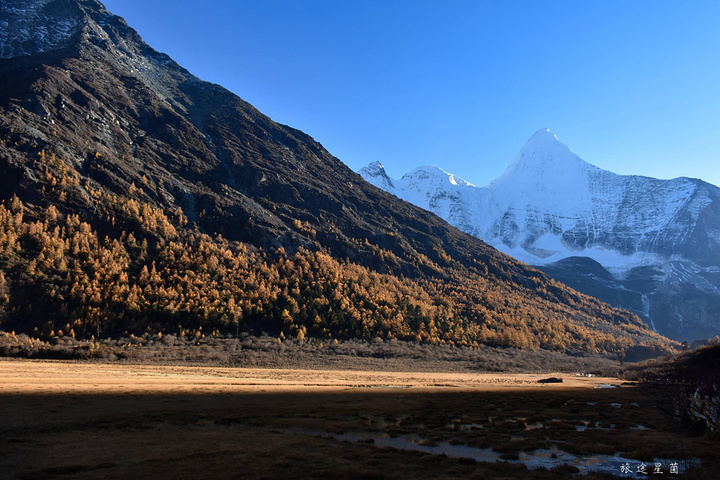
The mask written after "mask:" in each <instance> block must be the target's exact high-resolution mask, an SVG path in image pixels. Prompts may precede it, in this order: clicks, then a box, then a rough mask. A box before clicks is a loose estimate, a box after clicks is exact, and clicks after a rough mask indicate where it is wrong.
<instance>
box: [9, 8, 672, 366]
mask: <svg viewBox="0 0 720 480" xmlns="http://www.w3.org/2000/svg"><path fill="white" fill-rule="evenodd" d="M0 18H2V19H3V21H2V22H0V52H2V59H1V60H0V196H1V197H2V200H3V204H2V205H1V206H0V227H1V229H0V232H1V233H2V236H1V237H0V247H1V248H0V307H2V311H1V312H0V314H1V316H0V322H2V323H1V324H0V327H2V328H4V329H7V330H10V329H12V330H18V331H24V332H27V333H31V334H33V335H37V336H53V335H55V336H57V335H58V332H62V334H63V335H67V334H68V332H72V333H73V335H78V336H80V335H82V336H85V337H87V336H88V335H90V333H93V334H95V335H114V334H127V333H142V332H147V331H150V332H163V331H165V332H168V331H173V332H179V333H180V334H188V335H204V334H205V332H207V333H212V334H228V333H230V334H234V335H237V334H238V332H240V331H241V330H245V331H251V332H257V333H259V332H261V331H264V332H268V333H270V334H272V335H280V336H295V337H298V338H302V337H304V336H305V335H313V336H318V337H321V338H352V337H358V338H365V339H371V338H381V339H382V338H403V339H408V340H420V341H428V342H450V343H457V344H464V345H474V344H479V343H487V344H492V345H503V346H533V347H542V348H550V349H562V350H564V349H574V350H578V351H582V350H584V351H595V350H598V351H602V352H605V353H609V352H616V353H621V352H623V351H624V350H625V349H626V348H628V347H643V348H645V347H647V348H665V346H667V345H668V342H667V340H666V339H663V338H662V337H660V336H659V335H657V334H655V333H654V332H652V331H650V330H649V329H648V328H646V327H645V326H644V324H643V323H642V322H641V321H640V319H639V318H637V317H636V316H634V315H631V314H628V313H627V312H623V311H621V310H616V309H611V308H609V307H608V306H607V305H604V304H602V303H600V302H597V301H595V300H594V299H591V298H589V297H586V296H584V295H581V294H578V293H577V292H574V291H572V290H570V289H568V288H567V287H565V286H564V285H561V284H559V283H557V282H554V281H553V280H551V279H549V278H548V277H546V276H545V275H544V274H542V273H541V272H539V271H537V270H534V269H531V268H528V267H527V266H525V265H522V264H520V263H518V262H515V261H514V260H512V259H510V258H509V257H506V256H505V255H503V254H501V253H498V252H497V251H496V250H494V249H492V248H490V247H488V246H487V245H486V244H485V243H483V242H482V241H480V240H478V239H476V238H474V237H472V236H470V235H467V234H465V233H462V232H460V231H458V230H457V229H455V228H453V227H451V226H449V225H448V224H447V223H445V222H444V221H443V220H441V219H440V218H439V217H437V216H435V215H433V214H430V213H428V212H426V211H424V210H422V209H420V208H418V207H415V206H413V205H411V204H408V203H406V202H402V201H399V200H398V199H397V198H396V197H394V196H392V195H389V194H387V193H386V192H383V191H381V190H379V189H376V188H374V187H373V186H371V185H369V184H367V183H366V182H365V181H364V180H363V179H362V178H361V177H360V176H359V175H358V174H356V173H354V172H352V171H351V170H350V169H348V168H347V167H346V166H345V165H344V164H343V163H342V162H340V161H339V160H338V159H336V158H335V157H333V156H332V155H331V154H330V153H328V152H327V151H326V150H325V149H324V148H323V147H322V146H321V145H320V144H318V143H317V142H315V141H314V140H313V139H312V138H311V137H309V136H308V135H306V134H305V133H303V132H300V131H298V130H295V129H293V128H290V127H287V126H284V125H280V124H278V123H276V122H274V121H272V120H271V119H269V118H267V117H266V116H264V115H263V114H262V113H260V112H259V111H257V110H256V109H255V108H253V107H252V106H251V105H249V104H248V103H246V102H244V101H243V100H242V99H240V98H239V97H237V96H236V95H234V94H233V93H231V92H229V91H227V90H226V89H224V88H222V87H220V86H218V85H213V84H209V83H206V82H203V81H201V80H199V79H198V78H196V77H194V76H193V75H192V74H190V73H189V72H188V71H186V70H185V69H183V68H182V67H180V66H179V65H177V64H176V63H175V62H174V61H173V60H172V59H170V58H169V57H168V56H166V55H164V54H162V53H159V52H157V51H155V50H153V49H152V48H151V47H149V46H148V45H147V44H145V43H144V42H143V41H142V39H141V38H140V37H139V36H138V34H137V33H136V32H135V31H134V30H132V28H130V27H129V26H128V25H127V24H126V23H125V22H124V21H123V20H122V19H121V18H119V17H117V16H115V15H112V14H111V13H109V12H108V11H107V10H106V9H105V8H104V7H103V6H102V5H101V4H100V3H99V2H97V1H95V0H32V1H27V0H23V1H20V0H6V1H4V2H2V4H0ZM81 332H82V333H81ZM653 345H655V347H654V346H653ZM658 345H664V346H661V347H658Z"/></svg>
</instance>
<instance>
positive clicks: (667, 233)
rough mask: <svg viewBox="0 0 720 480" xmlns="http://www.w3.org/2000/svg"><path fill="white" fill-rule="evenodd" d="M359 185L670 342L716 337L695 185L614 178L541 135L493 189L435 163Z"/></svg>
mask: <svg viewBox="0 0 720 480" xmlns="http://www.w3.org/2000/svg"><path fill="white" fill-rule="evenodd" d="M360 174H361V175H362V176H363V177H364V178H365V179H366V180H367V181H369V182H371V183H373V184H375V185H376V186H378V187H380V188H383V189H384V190H386V191H388V192H391V193H393V194H395V195H396V196H398V197H400V198H403V199H405V200H408V201H410V202H412V203H414V204H416V205H418V206H421V207H423V208H426V209H428V210H430V211H432V212H435V213H437V214H438V215H440V216H441V217H443V218H445V219H446V220H448V222H450V223H451V224H453V225H455V226H457V227H458V228H460V229H461V230H463V231H465V232H467V233H470V234H472V235H475V236H477V237H479V238H482V239H483V240H484V241H486V242H488V243H489V244H490V245H493V246H494V247H496V248H498V249H499V250H501V251H504V252H506V253H508V254H510V255H512V256H513V257H515V258H517V259H518V260H521V261H524V262H527V263H529V264H531V265H536V266H538V267H540V268H541V269H542V270H544V271H545V272H547V273H549V274H550V275H552V276H553V277H554V278H556V279H558V280H560V281H562V282H564V283H567V284H568V285H570V286H572V287H573V288H576V289H578V290H579V291H582V292H584V293H587V294H589V295H593V296H596V297H598V298H600V299H602V300H603V301H607V302H609V303H610V304H612V305H615V306H618V307H622V308H627V309H630V310H632V311H635V312H636V313H638V314H639V315H641V316H643V317H644V318H645V319H646V321H647V322H648V323H649V324H651V325H652V326H653V327H654V328H656V329H657V330H658V331H659V332H660V333H663V334H665V335H668V336H670V337H673V338H676V339H680V340H693V339H696V338H705V337H708V336H714V335H716V334H718V333H720V322H719V321H718V318H720V290H718V288H719V287H720V189H719V188H718V187H715V186H713V185H710V184H708V183H706V182H703V181H702V180H697V179H690V178H676V179H673V180H658V179H654V178H648V177H641V176H623V175H617V174H614V173H612V172H608V171H605V170H602V169H600V168H597V167H595V166H593V165H590V164H589V163H587V162H585V161H583V160H582V159H581V158H580V157H578V156H577V155H575V154H574V153H572V152H571V151H570V150H569V149H568V147H567V146H565V145H564V144H563V143H561V142H560V141H559V140H558V139H557V137H555V135H553V134H552V133H551V132H550V131H548V130H547V129H541V130H539V131H538V132H536V133H535V134H534V135H533V136H532V138H530V140H529V141H528V142H527V143H526V145H525V146H524V147H523V148H522V150H521V151H520V153H519V154H518V155H517V157H516V158H515V160H514V161H513V162H512V164H511V165H510V166H509V167H508V168H507V170H506V171H505V172H504V173H503V174H502V175H501V176H500V177H499V178H497V179H496V180H495V181H493V182H491V183H490V184H488V185H486V186H483V187H476V186H474V185H472V184H470V183H468V182H466V181H464V180H461V179H459V178H458V177H457V176H455V175H452V174H449V173H446V172H444V171H443V170H441V169H439V168H436V167H420V168H417V169H415V170H413V171H411V172H409V173H408V174H406V175H405V176H403V178H402V179H400V180H394V179H391V178H389V177H388V176H387V175H386V174H385V171H384V169H383V167H382V166H381V165H379V164H377V163H375V164H371V165H370V166H368V167H366V168H364V169H362V170H361V171H360Z"/></svg>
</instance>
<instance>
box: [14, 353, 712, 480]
mask: <svg viewBox="0 0 720 480" xmlns="http://www.w3.org/2000/svg"><path fill="white" fill-rule="evenodd" d="M549 375H555V376H562V377H563V380H564V381H563V383H562V384H539V383H537V381H538V380H539V379H542V378H545V377H547V376H549ZM597 387H602V388H597ZM609 387H614V388H609ZM654 401H655V400H654V399H653V398H652V397H647V396H645V395H644V394H643V393H642V392H641V391H640V390H639V389H638V388H636V387H633V386H629V385H623V384H622V382H621V381H620V380H618V379H615V378H601V377H575V376H567V375H559V374H545V375H541V374H481V373H472V372H461V373H444V372H397V371H396V372H383V371H351V370H308V369H303V370H301V369H295V370H291V369H260V368H221V367H199V366H158V365H127V364H117V363H116V364H111V363H97V364H94V363H80V362H60V361H32V360H11V359H0V412H2V420H1V423H0V467H1V469H0V472H1V473H0V476H2V477H3V478H17V479H50V478H63V479H95V478H109V479H130V478H153V479H162V478H172V479H197V478H258V479H260V478H267V479H271V478H328V479H331V478H332V479H334V478H358V479H361V478H362V479H366V478H370V479H373V478H388V479H396V478H397V479H399V478H478V479H480V478H492V479H502V478H506V479H519V478H523V479H544V478H568V477H572V476H574V475H579V474H585V475H586V476H585V477H584V478H614V477H613V476H611V474H610V473H599V472H593V469H598V465H600V466H601V467H603V468H604V469H605V470H606V471H608V472H614V473H615V475H618V476H620V474H621V471H620V465H619V464H614V463H612V462H613V461H617V459H619V458H620V459H630V460H631V468H632V473H631V474H629V475H625V476H624V477H623V478H640V477H641V476H642V475H640V474H637V473H636V468H637V465H639V464H640V463H644V464H646V465H647V467H648V471H649V472H650V473H652V469H653V468H654V462H655V459H658V458H659V459H662V462H663V469H664V474H663V477H665V478H668V477H671V478H673V477H674V478H687V479H690V478H692V479H695V478H717V477H716V476H714V473H716V472H720V470H718V469H720V464H719V463H718V455H717V446H718V442H717V437H716V436H714V435H713V434H705V435H703V436H700V437H694V438H691V437H688V436H687V435H685V434H682V433H680V431H679V430H678V428H677V427H676V426H675V425H674V424H673V423H672V422H671V421H670V420H669V419H668V418H666V417H664V416H663V415H662V414H661V413H660V412H659V411H657V410H656V409H655V408H653V402H654ZM692 458H694V459H695V460H694V461H693V462H690V463H694V464H695V465H696V467H695V468H693V467H692V466H691V467H690V468H691V470H688V471H685V472H684V473H682V474H680V475H671V474H670V472H669V470H668V468H669V465H670V463H671V462H672V461H677V462H678V464H679V465H680V467H681V468H686V467H688V462H686V460H687V459H692ZM566 464H571V465H570V466H568V465H566ZM697 465H701V466H699V468H698V467H697ZM538 466H539V467H540V468H535V467H538ZM603 468H600V470H602V469H603Z"/></svg>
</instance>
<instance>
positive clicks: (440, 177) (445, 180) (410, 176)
mask: <svg viewBox="0 0 720 480" xmlns="http://www.w3.org/2000/svg"><path fill="white" fill-rule="evenodd" d="M402 180H404V181H406V182H416V181H430V182H432V183H433V185H436V186H439V185H442V184H447V185H453V186H460V187H474V186H475V185H473V184H472V183H470V182H466V181H465V180H463V179H462V178H460V177H458V176H457V175H453V174H452V173H448V172H446V171H445V170H443V169H442V168H438V167H434V166H431V165H424V166H422V167H418V168H416V169H415V170H412V171H410V172H408V173H406V174H405V175H403V177H402Z"/></svg>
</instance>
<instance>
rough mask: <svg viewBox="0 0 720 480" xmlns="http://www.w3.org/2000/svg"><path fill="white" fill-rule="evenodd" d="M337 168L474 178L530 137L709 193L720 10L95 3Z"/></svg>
mask: <svg viewBox="0 0 720 480" xmlns="http://www.w3.org/2000/svg"><path fill="white" fill-rule="evenodd" d="M104 3H105V5H106V6H107V8H108V9H109V10H110V11H111V12H113V13H116V14H118V15H120V16H122V17H124V18H125V19H126V20H127V21H128V23H129V24H130V25H131V26H132V27H134V28H135V29H136V30H137V31H138V32H139V33H140V35H141V36H142V37H143V38H144V39H145V41H146V42H148V43H149V44H150V45H151V46H153V47H154V48H156V49H157V50H160V51H162V52H165V53H167V54H169V55H170V56H172V57H173V58H174V59H175V60H176V61H178V63H180V64H181V65H183V66H184V67H186V68H187V69H188V70H190V71H191V72H192V73H194V74H195V75H197V76H198V77H200V78H202V79H204V80H208V81H211V82H214V83H218V84H221V85H223V86H225V87H227V88H228V89H230V90H231V91H233V92H235V93H236V94H238V95H239V96H241V97H242V98H243V99H244V100H246V101H248V102H250V103H251V104H253V105H254V106H255V107H257V108H258V109H259V110H260V111H261V112H263V113H265V114H266V115H268V116H270V117H271V118H273V119H274V120H276V121H278V122H280V123H284V124H287V125H290V126H292V127H295V128H298V129H300V130H303V131H305V132H306V133H308V134H309V135H311V136H313V137H314V138H315V139H316V140H318V141H319V142H321V143H322V144H323V145H324V146H325V147H326V148H327V149H328V150H329V151H330V152H331V153H333V154H334V155H335V156H337V157H338V158H340V159H341V160H342V161H344V162H345V163H346V164H347V165H349V166H350V167H351V168H353V169H354V170H357V169H359V168H360V167H362V166H364V165H366V164H367V163H370V162H371V161H375V160H379V161H381V162H382V163H383V164H384V165H385V167H386V169H387V170H388V173H389V174H390V175H391V176H393V177H400V176H402V174H403V173H405V172H406V171H408V170H410V169H412V168H414V167H416V166H419V165H426V164H430V165H437V166H440V167H442V168H444V169H445V170H447V171H450V172H452V173H455V174H457V175H460V176H461V177H463V178H465V179H466V180H468V181H470V182H473V183H475V184H478V185H482V184H484V183H486V182H488V181H490V180H492V179H494V178H496V177H497V176H499V175H500V174H501V173H502V172H503V171H504V169H505V168H506V167H507V166H508V165H509V164H510V162H511V161H512V159H513V157H514V156H515V155H516V154H517V152H518V151H519V150H520V148H521V147H522V146H523V144H524V143H525V141H526V140H527V139H528V138H529V137H530V136H531V135H532V134H533V133H534V132H535V131H536V130H537V129H539V128H544V127H547V128H549V129H550V130H551V131H552V132H553V133H555V134H556V135H557V136H558V137H559V138H560V140H561V141H563V142H564V143H566V144H567V145H568V146H569V147H570V149H571V150H573V151H574V152H575V153H577V154H578V155H580V156H581V157H582V158H584V159H585V160H586V161H588V162H590V163H593V164H595V165H597V166H599V167H601V168H604V169H607V170H611V171H614V172H617V173H622V174H638V175H648V176H654V177H659V178H673V177H677V176H689V177H697V178H702V179H704V180H706V181H709V182H711V183H714V184H715V185H720V28H719V27H718V26H719V25H720V2H717V1H706V2H700V1H684V2H679V1H666V0H655V1H649V0H633V1H613V0H603V1H594V0H585V1H569V0H568V1H563V0H544V1H520V0H516V1H506V0H495V1H482V0H476V1H444V2H440V1H423V0H404V1H400V0H385V1H360V0H358V1H343V0H340V1H338V0H322V1H320V0H303V1H300V0H295V1H290V0H285V1H279V0H263V1H231V0H205V1H203V2H198V1H197V0H192V1H190V0H106V1H105V2H104Z"/></svg>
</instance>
